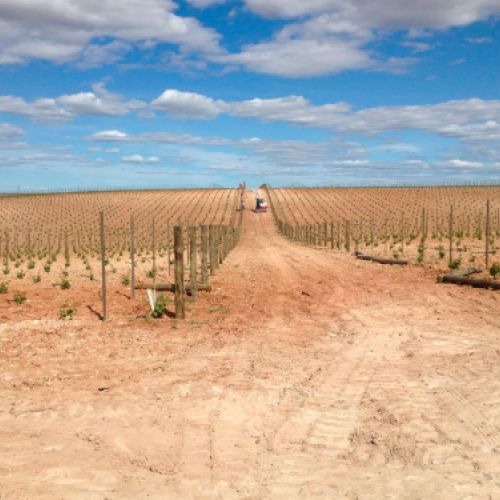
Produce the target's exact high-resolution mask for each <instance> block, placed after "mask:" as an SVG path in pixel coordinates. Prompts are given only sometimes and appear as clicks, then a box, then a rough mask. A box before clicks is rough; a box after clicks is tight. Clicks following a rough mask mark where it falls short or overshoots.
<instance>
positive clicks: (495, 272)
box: [490, 262, 500, 279]
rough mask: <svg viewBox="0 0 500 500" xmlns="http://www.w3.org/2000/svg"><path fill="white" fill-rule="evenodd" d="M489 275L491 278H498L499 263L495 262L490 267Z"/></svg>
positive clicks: (499, 274) (499, 275) (499, 273)
mask: <svg viewBox="0 0 500 500" xmlns="http://www.w3.org/2000/svg"><path fill="white" fill-rule="evenodd" d="M490 274H491V276H493V278H494V279H497V278H499V277H500V262H495V263H494V264H493V265H492V266H491V267H490Z"/></svg>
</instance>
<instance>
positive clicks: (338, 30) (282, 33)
mask: <svg viewBox="0 0 500 500" xmlns="http://www.w3.org/2000/svg"><path fill="white" fill-rule="evenodd" d="M499 15H500V0H455V1H453V2H450V1H449V0H433V1H431V0H413V1H409V0H386V1H383V2H382V1H376V0H373V1H371V2H369V1H368V0H350V1H347V0H309V1H307V2H306V1H303V0H241V1H239V0H186V1H180V0H179V1H177V2H174V1H171V0H121V1H120V2H115V1H112V0H99V1H97V0H0V172H1V176H0V190H2V191H16V190H25V189H26V190H31V189H57V188H73V187H83V188H97V187H101V188H104V187H131V188H133V187H155V186H161V187H188V186H189V187H190V186H199V187H204V186H212V185H224V186H234V185H237V184H238V183H239V182H241V181H242V180H246V181H247V183H248V184H250V185H257V184H260V183H262V182H269V183H271V184H272V185H346V184H356V185H357V184H394V183H442V182H462V181H467V182H468V181H479V182H500V147H499V146H500V64H499V62H500V58H499V55H500V52H499V49H500V32H499V23H498V16H499Z"/></svg>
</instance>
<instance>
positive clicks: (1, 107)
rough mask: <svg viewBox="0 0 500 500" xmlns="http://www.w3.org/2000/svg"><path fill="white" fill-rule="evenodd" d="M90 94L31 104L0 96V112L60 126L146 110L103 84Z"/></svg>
mask: <svg viewBox="0 0 500 500" xmlns="http://www.w3.org/2000/svg"><path fill="white" fill-rule="evenodd" d="M92 90H93V91H92V92H79V93H77V94H68V95H62V96H59V97H55V98H41V99H36V100H34V101H31V102H27V101H25V100H24V99H22V98H21V97H15V96H0V112H3V113H11V114H19V115H23V116H27V117H29V118H30V119H31V120H32V121H34V122H45V123H62V122H66V121H68V120H71V119H72V118H74V117H75V116H77V115H93V116H120V115H124V114H126V113H129V112H130V111H136V110H140V109H142V108H144V107H145V106H146V104H145V103H144V102H142V101H139V100H137V99H132V100H129V101H127V100H125V99H123V98H122V97H121V96H120V95H118V94H114V93H112V92H109V91H108V90H107V89H106V88H105V86H104V84H102V83H98V84H95V85H93V86H92Z"/></svg>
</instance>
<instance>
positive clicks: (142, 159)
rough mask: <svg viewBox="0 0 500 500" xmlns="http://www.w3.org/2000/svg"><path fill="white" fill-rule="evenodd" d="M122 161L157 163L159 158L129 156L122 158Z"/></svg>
mask: <svg viewBox="0 0 500 500" xmlns="http://www.w3.org/2000/svg"><path fill="white" fill-rule="evenodd" d="M122 161H124V162H127V163H158V162H159V161H160V158H158V156H142V155H137V154H135V155H131V156H123V157H122Z"/></svg>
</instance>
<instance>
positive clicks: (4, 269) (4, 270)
mask: <svg viewBox="0 0 500 500" xmlns="http://www.w3.org/2000/svg"><path fill="white" fill-rule="evenodd" d="M2 272H3V273H4V274H9V273H10V269H9V266H4V268H3V269H2Z"/></svg>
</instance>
